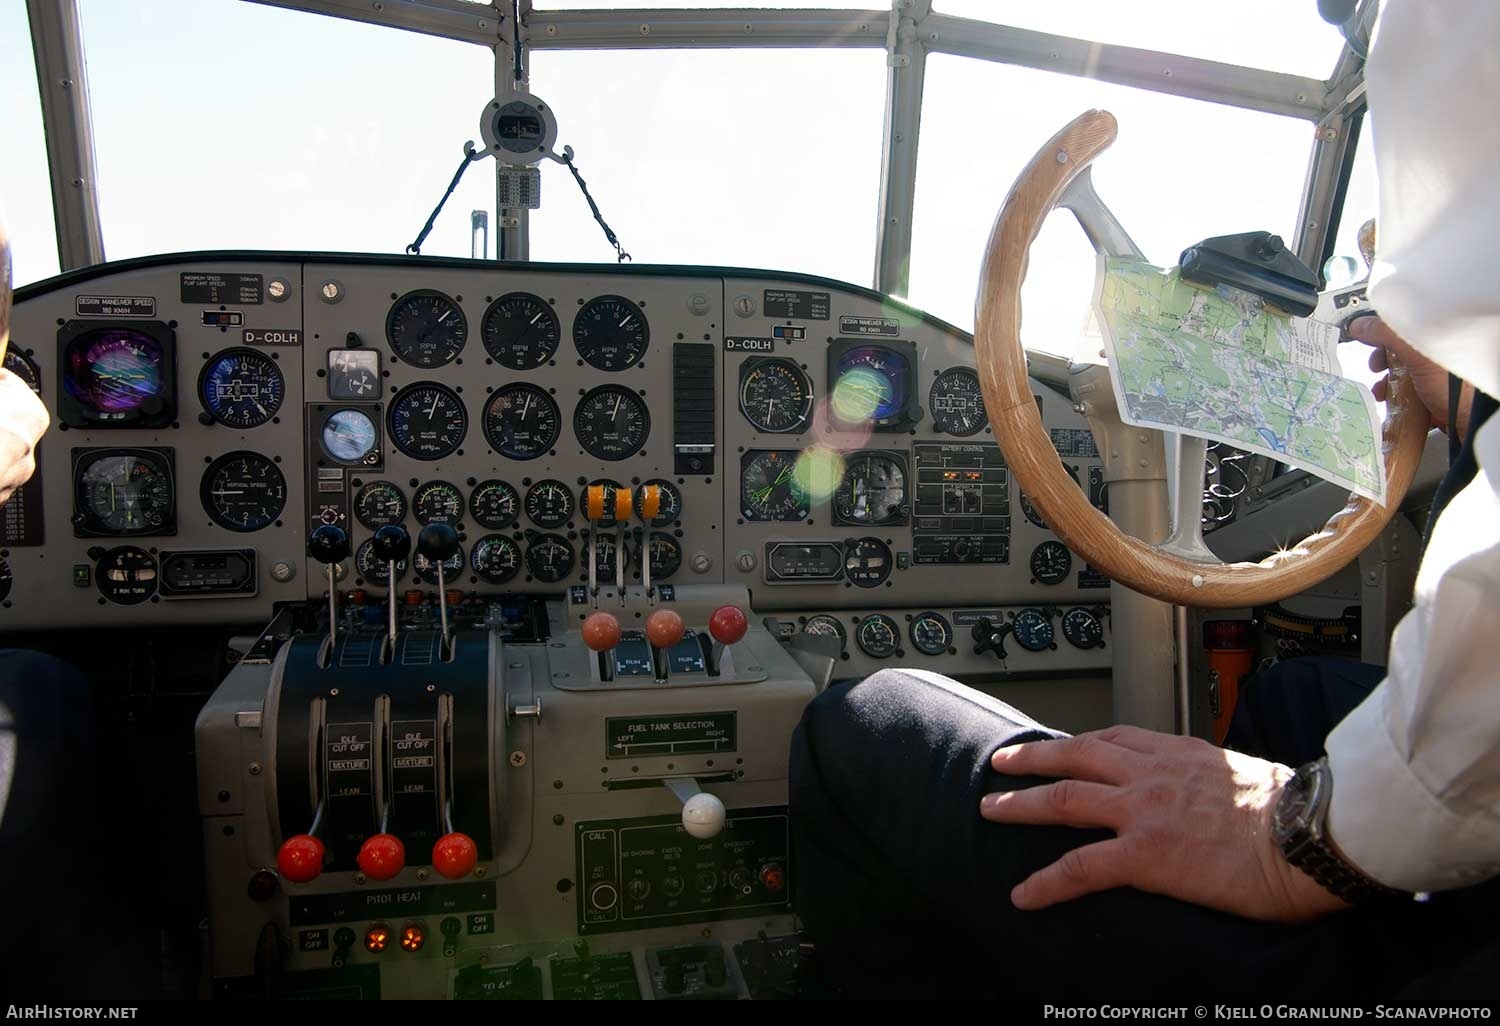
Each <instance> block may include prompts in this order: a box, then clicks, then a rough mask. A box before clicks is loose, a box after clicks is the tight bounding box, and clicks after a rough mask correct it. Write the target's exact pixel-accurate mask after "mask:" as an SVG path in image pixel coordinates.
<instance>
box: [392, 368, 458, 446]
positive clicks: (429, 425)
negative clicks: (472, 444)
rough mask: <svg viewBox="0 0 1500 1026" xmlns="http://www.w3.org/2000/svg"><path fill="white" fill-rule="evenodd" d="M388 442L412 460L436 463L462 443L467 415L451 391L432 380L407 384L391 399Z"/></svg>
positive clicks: (454, 393)
mask: <svg viewBox="0 0 1500 1026" xmlns="http://www.w3.org/2000/svg"><path fill="white" fill-rule="evenodd" d="M389 419H390V429H391V441H392V442H393V443H395V446H396V448H397V449H400V450H401V451H402V452H403V453H405V454H406V455H408V456H410V457H411V458H412V459H414V460H427V461H431V460H440V459H443V458H444V457H445V456H451V455H452V454H453V453H455V452H457V451H458V447H459V446H460V445H463V443H464V435H465V434H466V433H467V432H468V430H469V414H468V411H466V410H465V409H464V403H463V400H462V399H460V398H459V397H458V394H457V393H456V392H454V391H453V389H451V388H449V387H447V386H446V385H439V384H437V383H436V382H432V381H423V382H418V383H417V384H415V385H407V386H406V387H405V388H403V389H402V390H401V391H400V392H399V393H397V395H396V398H395V399H393V400H391V411H390V415H389Z"/></svg>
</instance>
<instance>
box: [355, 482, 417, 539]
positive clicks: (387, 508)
mask: <svg viewBox="0 0 1500 1026" xmlns="http://www.w3.org/2000/svg"><path fill="white" fill-rule="evenodd" d="M354 519H356V520H358V521H359V522H360V523H361V524H363V525H364V526H366V527H368V528H369V529H370V530H372V531H373V530H375V529H376V528H377V527H384V526H385V525H386V524H399V523H401V521H403V520H405V519H406V495H405V494H404V493H402V491H401V489H400V488H399V487H398V486H396V485H394V484H392V483H391V482H389V481H371V482H370V483H369V484H367V485H365V486H364V487H363V488H361V489H360V490H359V493H358V494H356V495H355V496H354Z"/></svg>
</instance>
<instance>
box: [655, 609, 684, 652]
mask: <svg viewBox="0 0 1500 1026" xmlns="http://www.w3.org/2000/svg"><path fill="white" fill-rule="evenodd" d="M686 631H687V626H686V625H685V624H684V623H683V622H682V617H680V616H678V615H677V611H676V610H675V609H658V610H657V611H656V612H654V613H652V614H651V615H650V616H649V617H647V618H646V637H647V638H648V639H650V641H651V644H653V645H655V646H656V647H657V648H671V647H672V646H673V645H675V644H677V643H678V642H679V641H681V640H682V635H683V634H684V633H685V632H686Z"/></svg>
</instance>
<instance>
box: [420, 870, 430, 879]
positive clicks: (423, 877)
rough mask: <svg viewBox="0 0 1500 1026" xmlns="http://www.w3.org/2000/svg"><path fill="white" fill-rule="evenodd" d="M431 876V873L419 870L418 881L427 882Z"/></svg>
mask: <svg viewBox="0 0 1500 1026" xmlns="http://www.w3.org/2000/svg"><path fill="white" fill-rule="evenodd" d="M431 875H432V874H431V873H429V872H428V871H427V870H425V869H419V870H417V879H418V880H426V879H427V878H428V877H429V876H431Z"/></svg>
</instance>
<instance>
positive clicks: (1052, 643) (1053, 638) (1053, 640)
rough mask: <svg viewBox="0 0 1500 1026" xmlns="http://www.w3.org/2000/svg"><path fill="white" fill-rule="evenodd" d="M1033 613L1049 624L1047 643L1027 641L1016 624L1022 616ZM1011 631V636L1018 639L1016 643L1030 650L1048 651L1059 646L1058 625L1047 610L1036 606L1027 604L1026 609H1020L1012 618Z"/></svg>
mask: <svg viewBox="0 0 1500 1026" xmlns="http://www.w3.org/2000/svg"><path fill="white" fill-rule="evenodd" d="M1033 615H1034V616H1035V617H1036V618H1037V619H1038V620H1040V621H1041V622H1042V623H1044V624H1046V626H1047V630H1048V634H1049V637H1048V639H1047V642H1046V644H1043V645H1033V644H1029V643H1027V642H1026V641H1025V640H1023V639H1022V635H1021V632H1020V631H1019V630H1018V629H1017V628H1016V624H1017V623H1018V622H1020V619H1021V617H1023V616H1033ZM1010 633H1011V637H1013V638H1015V639H1016V644H1017V645H1020V646H1021V647H1022V648H1023V649H1025V650H1026V651H1028V652H1048V651H1051V650H1052V649H1055V648H1057V627H1056V625H1055V624H1053V622H1052V617H1051V616H1049V615H1047V613H1046V611H1045V610H1042V609H1039V608H1037V607H1036V606H1027V607H1026V608H1025V609H1022V610H1019V611H1018V612H1017V613H1016V615H1015V617H1014V618H1013V619H1012V620H1011V631H1010Z"/></svg>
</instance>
